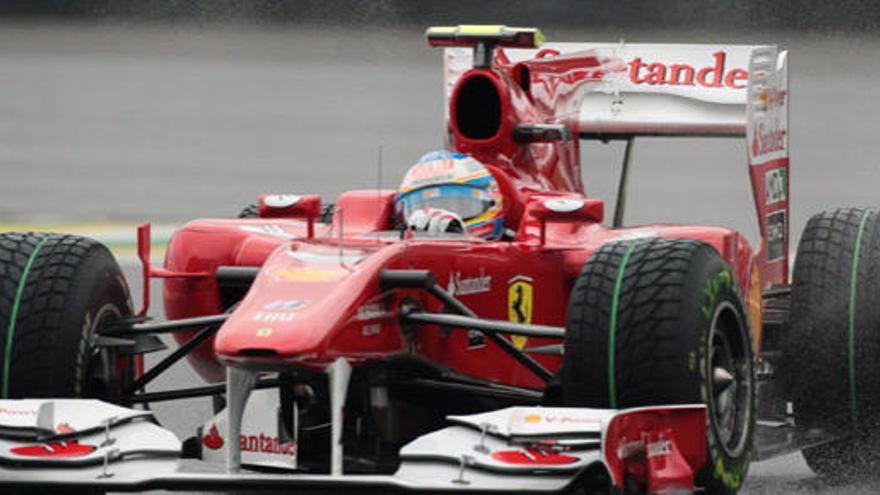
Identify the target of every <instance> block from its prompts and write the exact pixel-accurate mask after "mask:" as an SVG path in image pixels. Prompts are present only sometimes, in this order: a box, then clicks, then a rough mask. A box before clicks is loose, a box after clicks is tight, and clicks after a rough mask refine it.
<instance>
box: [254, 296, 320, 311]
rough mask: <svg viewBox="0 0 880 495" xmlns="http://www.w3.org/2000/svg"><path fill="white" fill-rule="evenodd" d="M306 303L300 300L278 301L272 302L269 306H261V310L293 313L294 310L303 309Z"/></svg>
mask: <svg viewBox="0 0 880 495" xmlns="http://www.w3.org/2000/svg"><path fill="white" fill-rule="evenodd" d="M308 303H309V302H308V301H303V300H302V299H288V300H283V299H282V300H279V301H272V302H270V303H269V304H267V305H265V306H263V308H264V309H271V310H282V311H283V310H288V311H294V310H297V309H301V308H303V307H305V305H306V304H308Z"/></svg>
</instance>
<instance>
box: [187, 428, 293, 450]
mask: <svg viewBox="0 0 880 495" xmlns="http://www.w3.org/2000/svg"><path fill="white" fill-rule="evenodd" d="M202 444H203V445H204V446H205V447H207V448H209V449H211V450H218V449H220V448H222V447H223V444H224V441H223V437H222V436H221V435H220V432H219V431H218V429H217V425H211V429H210V430H209V431H208V434H207V435H206V436H205V437H204V438H202ZM240 445H241V450H242V452H259V453H261V454H276V455H288V456H291V457H296V441H293V440H291V441H289V442H282V441H281V440H280V439H279V438H278V437H276V436H271V435H264V434H262V433H259V434H255V435H250V434H246V433H242V434H241V437H240Z"/></svg>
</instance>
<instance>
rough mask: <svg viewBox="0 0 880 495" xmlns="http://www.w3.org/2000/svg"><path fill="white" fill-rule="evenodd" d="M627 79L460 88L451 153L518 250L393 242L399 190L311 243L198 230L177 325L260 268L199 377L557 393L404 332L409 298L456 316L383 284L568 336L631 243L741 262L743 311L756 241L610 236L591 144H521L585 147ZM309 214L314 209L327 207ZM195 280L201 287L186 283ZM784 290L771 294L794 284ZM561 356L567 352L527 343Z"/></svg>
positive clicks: (182, 262) (444, 342)
mask: <svg viewBox="0 0 880 495" xmlns="http://www.w3.org/2000/svg"><path fill="white" fill-rule="evenodd" d="M618 66H619V64H617V63H615V62H614V61H608V60H600V59H598V58H596V57H595V56H594V55H592V54H590V53H587V52H584V53H581V54H578V55H567V56H559V57H551V58H543V59H535V60H533V61H529V62H523V63H520V64H516V65H510V64H504V63H503V62H500V63H496V64H495V65H494V66H493V67H492V68H491V69H490V68H475V69H473V70H471V71H469V72H468V73H466V74H465V75H464V76H463V77H461V79H460V80H459V81H458V82H457V84H456V87H455V89H454V90H453V93H452V97H451V100H450V110H449V115H450V132H451V138H452V144H453V147H454V148H455V149H456V150H457V151H460V152H463V153H469V154H471V155H473V156H475V157H476V158H478V159H479V160H481V161H482V162H484V163H485V164H486V165H487V168H489V170H490V171H491V172H492V174H493V176H494V177H495V179H496V180H497V181H498V183H499V185H500V189H501V192H502V194H503V195H504V207H505V223H506V227H507V228H508V229H510V230H511V231H512V232H515V235H513V236H512V238H510V239H508V240H500V241H483V240H479V239H472V238H465V237H460V238H449V239H425V238H420V237H418V236H416V237H412V236H401V235H400V233H399V232H394V231H393V228H394V204H393V202H394V198H395V192H394V191H385V190H382V191H375V190H372V191H353V192H348V193H345V194H343V195H341V196H340V197H339V198H338V201H337V202H336V212H337V213H336V214H335V216H334V219H333V222H332V223H331V224H322V223H318V224H314V229H313V230H314V232H313V235H310V234H312V232H310V230H312V228H311V227H310V225H311V223H312V219H313V217H312V216H311V214H305V213H303V212H296V211H293V210H290V211H288V212H287V213H285V214H278V213H277V212H275V213H273V212H272V211H271V210H272V209H271V208H268V207H267V206H266V205H265V204H263V205H261V215H262V216H263V217H264V218H260V219H241V220H196V221H193V222H190V223H188V224H187V225H185V226H184V227H183V228H181V229H180V231H178V232H177V234H176V235H175V236H174V238H173V239H172V241H171V243H170V246H169V249H168V251H167V257H166V261H165V269H166V270H168V271H169V272H171V273H172V274H177V275H178V276H176V277H170V278H166V280H165V293H164V299H165V308H166V312H167V316H168V318H172V319H176V318H184V317H192V316H198V315H209V314H217V313H219V312H222V311H223V310H224V308H223V307H222V303H221V297H220V287H219V285H218V283H217V281H216V279H215V278H214V277H213V276H210V275H209V276H205V275H203V274H213V273H214V272H215V270H216V268H217V267H218V266H260V267H262V269H261V270H260V273H259V275H258V276H257V279H256V280H255V282H254V284H253V285H252V287H251V289H250V290H249V292H248V293H247V296H246V297H245V298H244V299H243V300H242V301H241V303H240V305H239V306H237V307H236V308H235V309H234V312H233V314H232V315H231V317H230V318H229V320H227V321H226V322H225V323H224V325H223V326H222V328H221V329H220V330H219V332H218V334H217V335H216V337H215V338H214V339H213V341H211V342H208V343H206V344H204V345H203V346H202V347H201V348H199V349H198V350H197V351H196V352H194V353H192V354H191V355H190V359H191V363H192V364H193V366H194V367H195V368H196V370H198V372H199V373H200V374H201V375H202V376H203V377H204V378H205V379H207V380H209V381H220V380H223V379H224V375H223V368H222V366H221V365H220V364H219V363H218V360H219V361H221V362H224V363H225V364H235V365H238V366H249V367H254V368H265V369H277V368H278V367H279V366H287V365H295V366H303V367H310V368H315V369H323V368H324V367H325V366H327V365H328V364H329V363H331V362H332V361H334V360H335V359H336V358H338V357H346V358H348V360H349V361H350V362H352V364H354V365H357V364H362V363H366V362H370V361H374V360H378V359H382V358H386V357H388V356H393V355H399V354H403V353H411V354H415V355H418V356H421V357H424V358H426V359H428V360H430V361H433V362H436V363H439V364H441V365H443V366H446V367H449V368H452V369H455V370H458V371H461V372H464V373H467V374H470V375H474V376H477V377H480V378H483V379H488V380H491V381H494V382H500V383H505V384H511V385H517V386H523V387H533V388H543V387H544V386H545V384H544V383H543V382H542V381H541V380H539V379H538V378H537V377H535V376H534V375H532V374H531V373H530V372H529V371H528V370H526V369H525V368H524V367H522V366H520V365H518V364H517V363H516V361H515V360H514V359H513V358H511V357H510V356H509V355H508V354H506V353H505V352H503V351H502V350H501V349H500V348H498V347H497V346H496V345H495V344H493V343H492V342H490V341H489V340H488V339H486V341H485V342H482V343H480V342H479V340H477V339H473V338H471V337H470V336H469V335H468V333H467V332H462V331H451V332H450V331H446V330H443V329H440V328H438V327H436V326H433V327H432V326H428V327H425V328H420V329H419V330H418V331H417V332H410V331H407V329H402V328H401V325H400V322H399V318H398V316H399V310H400V306H401V303H402V302H403V301H405V300H406V301H408V302H409V303H415V304H417V305H418V306H421V308H422V309H425V310H428V311H434V312H439V311H442V309H443V308H442V305H441V304H440V303H439V302H438V301H437V300H435V299H433V298H432V297H431V296H429V295H428V294H426V293H424V292H419V291H416V290H394V291H390V292H385V293H383V292H382V290H381V289H380V287H379V273H380V271H381V270H383V269H386V268H392V269H427V270H430V271H431V272H433V273H434V275H435V276H436V277H437V280H438V282H439V283H440V285H441V286H443V287H450V283H452V285H455V286H456V288H457V289H458V290H456V291H455V295H456V297H458V298H459V299H460V300H461V301H462V302H463V303H464V304H466V305H467V306H469V307H470V308H472V309H473V310H474V311H475V312H476V313H477V314H478V315H479V316H480V317H483V318H491V319H500V320H508V319H520V320H522V318H523V315H526V316H527V320H528V321H526V322H528V323H536V324H546V325H556V326H563V325H564V324H565V315H566V310H567V305H568V299H569V293H570V291H571V288H572V286H573V284H574V282H575V279H576V278H577V276H578V274H579V272H580V271H581V268H582V266H583V265H584V263H585V262H586V261H587V259H588V258H589V257H590V255H591V254H592V253H593V252H594V251H595V250H597V249H598V248H599V247H601V246H602V245H603V244H605V243H608V242H612V241H616V240H621V239H633V238H638V237H652V236H660V237H686V238H692V239H698V240H701V241H705V242H707V243H709V244H711V245H712V246H714V247H715V248H716V249H717V250H718V252H719V253H720V254H721V256H722V257H723V258H724V259H725V260H726V261H727V262H728V263H729V264H730V266H731V268H732V269H733V271H734V273H735V274H736V276H737V280H738V281H739V285H740V287H741V288H742V290H743V297H744V298H745V297H746V294H750V292H749V289H750V285H751V284H753V281H757V277H754V276H753V272H752V270H753V269H754V268H756V266H754V265H755V264H756V262H755V256H754V253H753V251H752V249H751V248H750V246H749V244H748V242H747V241H746V239H745V238H744V237H743V236H742V235H740V234H739V233H737V232H735V231H733V230H730V229H725V228H719V227H697V226H678V225H649V226H639V227H632V228H617V229H613V228H609V227H606V226H605V225H603V223H602V222H603V218H604V213H603V204H602V202H601V201H600V200H595V199H586V198H585V197H584V195H583V194H584V191H583V185H582V183H581V179H580V177H581V172H580V164H579V153H578V142H577V139H569V140H560V141H556V142H543V143H530V144H527V143H520V142H517V141H516V140H515V139H514V130H515V128H516V126H517V125H518V124H524V123H525V124H529V123H548V122H552V123H561V124H564V125H566V126H567V127H569V128H570V129H571V131H572V133H573V134H574V135H575V136H576V135H577V132H576V129H575V128H574V125H575V123H574V122H573V121H572V122H569V121H568V120H567V119H568V118H569V116H572V115H575V114H576V113H577V108H578V105H579V102H580V97H581V93H582V91H583V90H584V88H585V87H586V85H588V84H590V83H591V82H593V81H595V80H596V79H597V78H601V77H602V76H603V74H604V73H605V71H610V70H616V69H617V68H618ZM473 91H478V92H479V91H484V92H485V91H488V93H489V94H490V97H491V94H492V93H494V97H497V99H498V102H499V105H498V107H499V111H498V114H497V116H496V115H489V116H488V119H487V122H490V123H491V125H494V126H495V127H490V128H489V131H488V132H485V133H483V134H480V135H478V136H477V135H474V134H473V133H472V132H471V131H470V130H469V129H468V126H462V125H461V123H462V122H465V120H463V119H470V118H484V117H487V116H486V115H483V114H481V113H480V112H481V111H482V112H485V110H482V109H481V108H471V107H468V105H471V106H473V105H472V103H471V102H473V101H474V97H473V96H474V95H473V94H471V92H473ZM494 117H497V119H495V118H494ZM492 129H494V133H493V132H492ZM554 198H569V199H574V200H578V201H584V203H583V206H581V207H580V208H577V209H576V210H575V211H571V212H556V211H552V210H551V209H548V208H547V206H546V204H545V202H546V201H547V200H548V199H554ZM310 201H311V203H313V202H314V201H313V200H310ZM311 203H310V205H311ZM307 209H308V210H309V211H313V210H314V208H313V205H312V206H309V208H307ZM285 216H286V217H287V218H285ZM292 217H308V218H309V219H308V220H307V219H305V218H292ZM185 273H195V274H200V275H199V276H195V277H184V276H180V274H185ZM782 276H783V275H774V276H773V278H776V279H779V277H782ZM773 278H770V279H768V278H767V277H765V278H764V279H763V280H761V283H763V284H770V283H773V282H782V280H781V279H779V280H774V279H773ZM514 286H517V287H519V288H525V295H523V293H521V292H520V293H519V294H514V292H515V291H514V290H513V288H515V287H514ZM529 288H530V289H531V290H529ZM517 290H519V289H517ZM514 297H528V298H529V299H530V300H526V301H525V302H526V303H528V304H527V306H528V308H527V310H526V311H523V310H524V307H523V306H519V309H520V312H519V313H516V314H517V315H519V316H516V315H515V312H514V311H513V309H512V306H513V304H514V301H512V298H514ZM520 303H522V301H520ZM753 331H755V332H756V333H757V332H759V331H760V330H759V329H753ZM178 338H180V339H181V340H185V339H186V338H188V335H180V336H179V337H178ZM548 343H558V342H551V341H548V340H546V339H543V340H542V339H536V338H530V339H528V342H525V343H524V342H522V341H519V342H516V344H517V345H518V346H522V345H525V346H537V345H543V344H548ZM536 359H537V360H538V361H540V362H541V363H542V364H543V365H544V366H545V367H547V368H548V369H549V370H551V371H555V370H556V369H557V368H558V367H559V365H560V363H561V358H560V357H559V356H551V355H540V356H537V358H536Z"/></svg>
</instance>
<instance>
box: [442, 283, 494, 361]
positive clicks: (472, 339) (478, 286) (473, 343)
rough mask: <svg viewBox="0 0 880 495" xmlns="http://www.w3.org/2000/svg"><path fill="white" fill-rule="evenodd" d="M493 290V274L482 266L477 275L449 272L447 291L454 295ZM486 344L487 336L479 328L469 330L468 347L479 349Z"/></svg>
mask: <svg viewBox="0 0 880 495" xmlns="http://www.w3.org/2000/svg"><path fill="white" fill-rule="evenodd" d="M491 290H492V276H491V275H486V273H485V271H484V270H483V269H482V268H480V274H479V275H478V276H475V277H467V276H462V274H461V272H450V273H449V284H448V285H447V286H446V291H447V292H449V293H450V294H452V295H453V296H468V295H472V294H482V293H485V292H489V291H491ZM485 346H486V337H485V336H484V335H483V334H482V333H480V332H478V331H477V330H468V333H467V348H468V349H479V348H482V347H485Z"/></svg>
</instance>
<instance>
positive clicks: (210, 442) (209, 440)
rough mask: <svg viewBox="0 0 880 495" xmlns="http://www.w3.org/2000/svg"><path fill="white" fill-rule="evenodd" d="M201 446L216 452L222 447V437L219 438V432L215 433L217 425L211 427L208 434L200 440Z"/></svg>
mask: <svg viewBox="0 0 880 495" xmlns="http://www.w3.org/2000/svg"><path fill="white" fill-rule="evenodd" d="M202 445H204V446H205V447H207V448H209V449H211V450H218V449H220V448H221V447H223V437H221V436H220V432H219V431H217V425H211V429H210V430H209V431H208V434H207V435H205V436H204V437H203V438H202Z"/></svg>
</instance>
